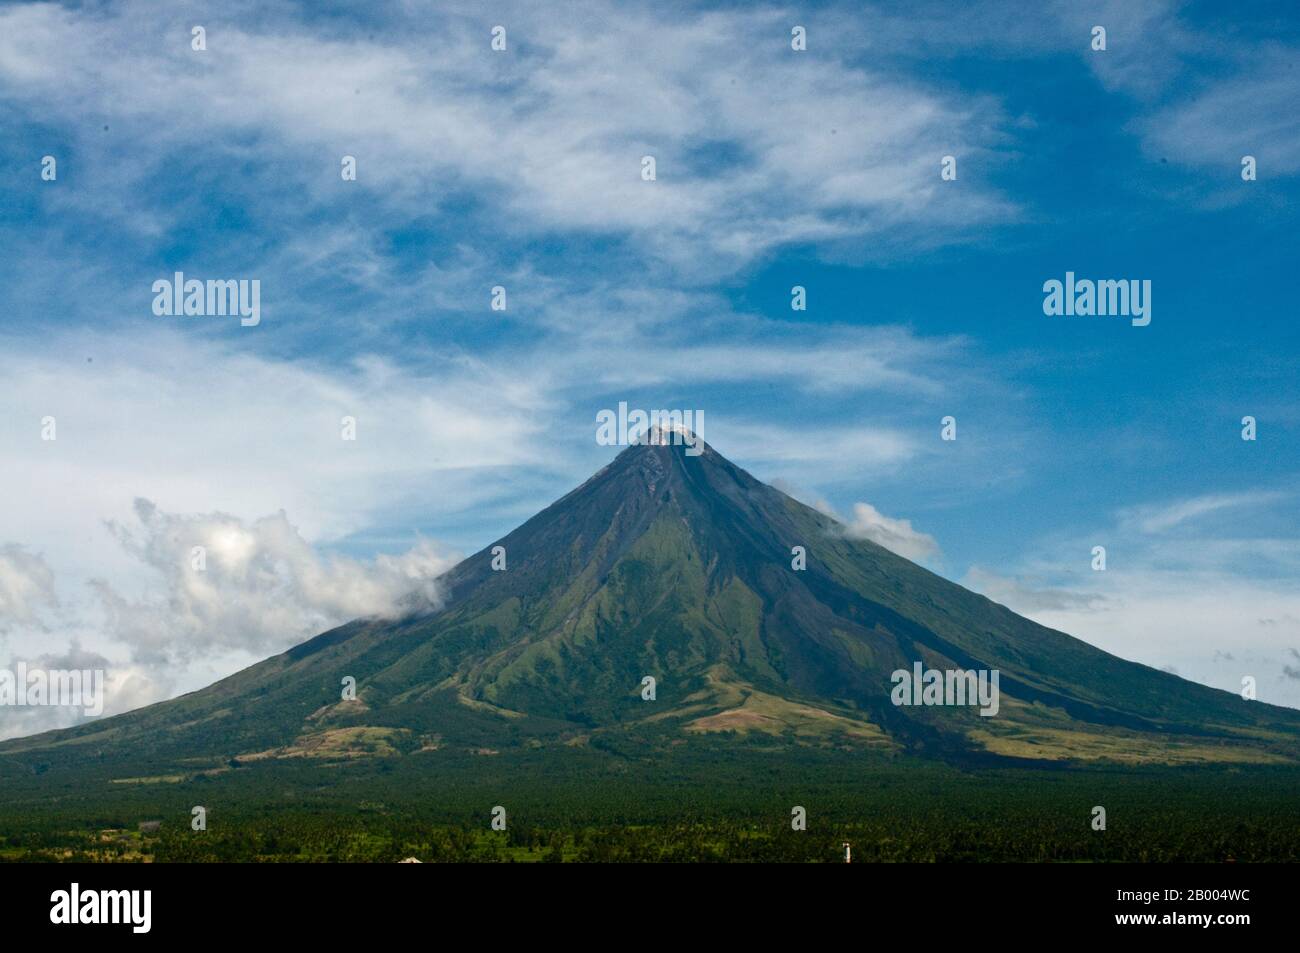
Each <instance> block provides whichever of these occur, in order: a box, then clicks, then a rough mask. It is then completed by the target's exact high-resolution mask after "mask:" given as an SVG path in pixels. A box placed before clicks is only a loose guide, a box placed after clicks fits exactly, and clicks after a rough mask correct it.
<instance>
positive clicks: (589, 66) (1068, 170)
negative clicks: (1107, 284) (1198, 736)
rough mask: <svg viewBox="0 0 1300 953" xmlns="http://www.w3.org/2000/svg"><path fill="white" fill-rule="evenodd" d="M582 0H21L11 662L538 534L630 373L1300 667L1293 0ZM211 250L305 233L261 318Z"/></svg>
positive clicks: (955, 521)
mask: <svg viewBox="0 0 1300 953" xmlns="http://www.w3.org/2000/svg"><path fill="white" fill-rule="evenodd" d="M533 7H535V5H528V4H498V5H494V6H492V7H491V8H490V9H487V8H484V7H483V5H481V4H468V3H467V4H451V5H448V4H438V5H434V4H423V3H414V2H411V3H402V4H373V5H365V6H364V7H363V8H358V9H359V10H360V12H358V9H349V8H348V7H346V6H343V5H337V6H332V5H321V4H269V5H268V4H241V3H234V4H221V5H209V4H183V3H182V4H176V5H170V6H169V8H168V12H166V13H163V14H160V13H159V12H158V11H157V10H156V9H155V8H154V7H153V6H152V5H147V4H143V3H132V2H125V3H116V4H105V5H100V4H77V5H66V6H60V5H54V4H11V5H8V6H6V7H4V8H3V9H0V128H3V133H4V134H3V135H2V136H0V165H2V166H3V168H4V170H5V175H4V176H3V177H0V240H2V241H3V243H4V247H5V249H6V254H5V255H3V256H0V314H3V315H4V316H5V318H4V321H3V323H2V324H0V375H3V378H4V379H5V381H6V382H7V386H6V387H5V388H4V392H3V393H0V406H3V407H4V411H5V412H4V413H3V415H2V417H0V467H2V468H3V473H4V477H5V479H4V486H5V493H4V494H3V498H0V640H3V641H0V662H3V661H4V657H5V656H6V655H8V656H9V657H11V658H13V659H19V658H23V659H43V660H44V661H45V663H46V664H53V662H54V661H55V660H60V659H62V660H65V661H66V660H68V659H73V658H79V659H87V658H93V659H100V660H102V662H103V664H105V665H106V666H108V667H109V668H110V672H111V673H116V679H117V680H116V682H111V684H113V685H114V686H115V687H114V692H115V696H114V697H115V698H116V706H117V707H118V708H119V709H120V708H123V707H130V706H131V705H133V704H138V703H141V702H144V701H149V700H153V699H154V698H158V697H164V696H166V695H168V694H172V693H175V692H177V691H182V690H188V689H190V688H194V687H197V686H199V685H201V684H204V683H205V682H206V681H208V680H210V679H211V678H213V677H216V676H219V675H221V674H225V673H227V672H229V671H232V670H234V669H235V668H237V667H239V666H241V665H243V664H247V663H248V662H250V661H253V660H255V659H257V658H260V657H263V656H264V655H266V654H269V653H270V652H272V651H278V650H280V649H283V648H285V647H287V646H288V645H290V644H293V643H294V642H296V641H298V640H300V639H301V638H303V637H305V636H308V635H310V634H312V629H313V627H324V626H326V625H328V624H332V623H333V622H336V621H341V620H342V619H343V618H346V617H348V615H349V614H357V613H359V612H363V611H378V610H380V609H382V608H383V607H384V605H385V604H386V602H387V601H388V600H391V599H392V598H393V597H394V594H395V593H397V592H398V591H399V590H400V589H401V587H402V586H403V585H405V584H407V583H410V582H411V581H412V580H421V579H423V578H424V577H425V576H427V575H428V574H430V573H432V572H434V571H436V569H437V568H439V567H441V566H445V565H446V564H447V562H448V561H450V560H453V559H454V558H455V556H456V554H457V553H461V554H463V553H466V552H471V551H474V550H476V549H478V548H479V547H481V546H482V545H484V544H486V543H488V542H490V541H491V540H493V539H494V538H496V537H497V536H500V535H502V534H503V533H504V532H506V531H508V530H509V529H510V528H512V527H513V526H514V525H517V524H518V523H519V522H521V521H522V520H523V519H525V518H526V517H527V516H529V515H531V514H532V513H533V512H536V511H537V510H538V509H540V508H541V507H542V506H544V505H545V504H546V503H548V502H550V501H551V500H553V499H555V498H556V497H558V496H560V495H562V494H563V493H564V492H566V491H567V490H568V489H570V488H571V487H572V486H574V485H576V484H577V483H579V482H581V481H582V480H583V479H585V478H586V477H587V476H588V475H590V473H591V472H593V471H594V470H595V469H597V468H598V467H600V466H601V465H603V464H604V463H605V462H607V460H608V459H609V458H610V456H612V453H613V452H614V448H608V447H601V446H598V445H597V444H596V443H595V440H594V429H595V415H596V413H597V412H598V411H600V410H602V409H605V408H613V407H616V406H617V404H618V402H619V401H627V402H628V403H629V405H630V406H632V407H643V408H651V407H665V408H697V409H701V410H703V411H704V412H705V415H706V426H705V427H704V428H703V429H704V435H705V437H706V438H707V439H708V440H709V442H710V443H712V444H713V445H714V446H715V447H716V448H717V449H718V450H719V451H721V452H722V453H724V454H726V455H727V456H729V457H730V458H732V459H733V460H735V461H736V462H737V463H739V464H741V465H742V466H745V467H746V468H748V469H750V470H751V471H752V472H753V473H755V475H756V476H758V477H760V478H762V479H765V480H769V481H780V485H781V486H783V487H784V488H786V489H787V490H788V491H790V492H794V493H796V495H799V496H800V497H801V498H803V499H805V500H806V501H809V502H812V503H815V504H816V505H820V506H823V507H827V508H829V509H832V510H833V511H834V512H836V513H837V514H838V515H839V516H840V517H841V518H842V519H844V520H845V521H846V523H848V524H849V525H850V527H851V529H852V531H853V532H858V533H861V534H863V535H865V536H868V537H870V538H876V539H879V540H881V541H884V542H887V543H888V544H890V545H894V546H895V547H896V548H899V549H900V551H902V552H904V554H905V555H909V556H912V557H914V558H917V559H918V560H919V561H921V562H923V563H925V564H926V565H928V566H930V567H931V568H933V569H935V570H936V571H938V572H940V573H942V574H943V575H945V576H947V577H949V578H952V579H954V580H957V581H959V582H962V583H964V584H966V585H968V586H970V587H972V588H975V589H978V590H980V591H983V592H985V593H986V594H988V595H989V596H990V597H991V598H994V599H996V600H998V601H1000V602H1004V603H1006V604H1008V605H1010V606H1011V607H1012V608H1014V609H1017V611H1021V612H1023V613H1025V614H1028V615H1030V616H1032V617H1033V618H1036V619H1038V620H1040V621H1043V622H1044V623H1046V624H1049V625H1053V626H1054V627H1057V628H1061V629H1063V630H1065V631H1068V632H1070V633H1071V634H1075V635H1078V636H1079V637H1082V638H1086V639H1088V640H1089V641H1091V642H1093V643H1094V644H1097V645H1100V646H1102V647H1103V648H1106V649H1107V650H1109V651H1113V652H1116V653H1118V654H1121V655H1124V656H1125V657H1128V658H1133V659H1137V660H1139V661H1142V662H1145V663H1147V664H1151V665H1155V666H1159V667H1168V668H1172V669H1174V670H1176V671H1177V672H1178V673H1179V674H1182V675H1184V676H1185V677H1188V678H1194V679H1196V680H1199V681H1204V682H1207V683H1209V684H1213V685H1216V686H1217V687H1221V688H1226V689H1229V690H1235V689H1237V688H1238V687H1239V683H1240V679H1241V677H1242V676H1243V675H1246V674H1250V675H1253V676H1254V677H1256V678H1257V680H1258V682H1259V685H1260V689H1259V691H1260V697H1261V698H1263V699H1265V700H1269V701H1276V702H1280V703H1284V704H1291V705H1300V592H1298V591H1297V588H1298V587H1297V586H1296V585H1295V581H1296V579H1297V570H1298V569H1300V538H1298V533H1297V530H1298V528H1300V527H1298V525H1297V523H1298V521H1297V518H1296V512H1297V497H1300V466H1298V465H1297V462H1298V461H1300V454H1297V439H1298V437H1300V434H1298V432H1297V431H1298V425H1297V420H1298V418H1300V397H1298V388H1297V358H1298V357H1300V334H1297V331H1296V324H1295V318H1296V315H1295V304H1294V295H1293V293H1292V291H1291V288H1290V281H1289V279H1290V276H1291V273H1292V272H1293V271H1294V267H1295V260H1296V254H1295V252H1296V242H1295V239H1294V231H1295V212H1294V209H1295V200H1296V192H1297V184H1298V173H1300V123H1298V122H1297V118H1296V116H1297V112H1296V108H1295V104H1296V103H1297V102H1300V75H1298V74H1297V64H1298V62H1300V56H1298V55H1297V49H1298V46H1300V37H1298V35H1297V34H1298V33H1300V19H1297V18H1296V16H1295V14H1294V11H1293V10H1292V9H1290V8H1289V6H1288V5H1286V4H1280V3H1279V4H1268V3H1258V4H1234V5H1233V7H1232V9H1231V11H1230V12H1228V11H1226V10H1225V9H1224V8H1222V7H1221V6H1219V5H1213V4H1179V3H1173V2H1168V3H1161V2H1151V3H1139V2H1126V3H1097V4H1088V3H1059V4H1053V3H1045V4H1043V5H1042V9H1041V13H1040V14H1038V15H1035V16H1027V15H1025V14H1024V13H1023V12H1022V6H1021V5H1020V4H1015V3H986V4H973V5H969V7H968V6H967V5H961V9H953V7H954V5H952V4H947V3H934V4H926V3H909V4H906V5H891V4H883V5H875V4H865V5H864V4H845V5H834V4H828V5H823V4H817V5H800V6H797V7H782V6H767V7H759V8H754V7H751V6H750V5H708V6H706V5H700V4H682V5H677V6H671V7H664V8H662V10H661V12H659V13H657V14H655V15H651V14H649V13H647V12H645V11H643V10H638V9H637V8H635V7H630V6H620V5H617V4H611V3H605V2H590V3H581V4H575V5H572V6H567V5H566V11H565V12H563V13H555V12H554V11H547V12H539V11H537V10H535V9H533ZM497 24H501V25H504V26H505V27H506V30H507V49H506V50H505V51H504V52H495V51H493V50H492V49H491V47H490V41H491V35H490V30H491V28H492V27H493V26H494V25H497ZM796 24H797V25H802V26H805V27H806V28H807V35H808V48H807V50H806V51H802V52H795V51H793V50H791V48H790V30H791V27H792V26H794V25H796ZM195 25H202V26H203V27H204V29H205V31H206V47H207V48H206V49H205V50H201V51H200V50H194V49H192V47H191V30H192V28H193V27H194V26H195ZM1096 25H1101V26H1104V27H1105V28H1106V31H1107V49H1106V50H1105V51H1093V50H1091V49H1090V40H1091V30H1092V28H1093V26H1096ZM647 154H649V155H653V156H654V157H655V159H656V164H657V178H656V180H655V181H653V182H646V181H643V180H642V179H641V176H640V167H641V157H642V156H644V155H647ZM46 155H50V156H54V157H55V158H56V160H57V163H58V164H57V178H56V179H55V180H54V181H43V180H42V178H41V174H40V172H41V161H42V157H43V156H46ZM344 155H352V156H355V157H356V159H357V169H358V175H357V179H356V181H344V180H343V179H342V178H341V176H340V160H341V157H342V156H344ZM945 155H953V156H955V157H956V158H957V168H958V176H957V179H956V180H955V181H950V182H949V181H943V180H941V178H940V174H939V171H940V160H941V158H942V157H943V156H945ZM1245 155H1251V156H1254V157H1256V160H1257V162H1258V179H1257V180H1256V181H1251V182H1246V181H1243V180H1242V177H1241V159H1242V157H1243V156H1245ZM176 270H181V271H184V272H185V273H186V274H187V276H190V277H198V278H247V279H253V278H256V279H259V280H260V282H261V287H262V302H261V307H262V321H261V323H260V324H259V325H258V326H257V327H250V328H245V327H241V326H240V323H239V321H238V320H237V319H233V318H228V317H216V316H211V317H188V318H186V317H159V316H156V315H154V314H153V312H152V310H151V301H152V297H153V296H152V291H151V286H152V283H153V281H154V280H156V279H158V278H162V277H169V276H170V275H171V274H172V273H173V272H174V271H176ZM1066 271H1073V272H1075V273H1076V274H1077V275H1078V276H1080V277H1090V278H1095V279H1103V278H1114V279H1121V278H1122V279H1129V278H1131V279H1141V280H1150V281H1151V283H1152V288H1153V295H1152V297H1153V308H1152V321H1151V324H1150V325H1149V326H1147V327H1133V326H1131V325H1130V323H1129V321H1128V320H1127V319H1124V318H1114V317H1111V318H1101V317H1048V316H1046V315H1044V313H1043V309H1042V303H1043V291H1042V288H1043V283H1044V282H1045V281H1047V280H1049V279H1053V278H1056V279H1061V278H1063V277H1064V274H1065V272H1066ZM496 285H501V286H504V287H505V288H506V289H507V295H508V307H507V310H506V311H505V312H494V311H491V310H490V309H489V307H488V303H489V296H490V289H491V288H492V287H493V286H496ZM794 285H802V286H804V287H805V288H806V289H807V296H808V308H807V310H806V311H803V312H795V311H792V310H791V309H790V289H791V287H792V286H794ZM949 414H951V415H953V416H955V417H956V418H957V421H958V439H957V440H956V441H952V442H945V441H941V440H940V439H939V431H940V419H941V418H942V417H943V416H945V415H949ZM1248 414H1249V415H1253V416H1255V417H1256V418H1257V420H1258V427H1259V436H1258V439H1257V440H1256V441H1254V442H1247V441H1243V440H1242V439H1241V436H1240V434H1241V418H1242V417H1243V416H1245V415H1248ZM47 415H48V416H54V417H55V418H56V419H57V421H58V439H57V440H56V441H53V442H50V441H41V440H40V424H39V422H40V420H41V419H42V418H43V417H45V416H47ZM343 415H352V416H355V417H356V418H357V421H358V438H357V440H356V441H355V442H351V443H345V442H342V441H340V440H339V419H340V417H341V416H343ZM137 500H147V501H149V502H148V504H147V505H146V504H139V503H137V502H136V501H137ZM193 539H202V540H204V542H205V543H209V544H210V545H211V547H212V548H213V551H214V566H213V569H212V571H211V572H210V573H209V575H208V576H207V577H205V579H204V580H203V583H202V585H196V584H195V582H194V580H193V579H192V578H190V577H189V576H187V575H186V574H185V573H184V571H182V570H181V569H179V568H178V566H179V565H180V564H181V563H182V562H183V561H184V560H183V559H182V558H181V555H180V554H182V553H183V552H187V551H188V543H189V542H191V541H192V540H193ZM1094 545H1104V546H1106V548H1107V561H1108V566H1107V571H1106V572H1104V573H1098V572H1093V571H1092V570H1091V568H1090V562H1091V549H1092V547H1093V546H1094ZM280 610H283V611H280ZM15 717H16V716H12V715H9V714H7V713H0V734H4V733H17V732H19V731H25V730H30V729H31V728H32V727H34V726H36V725H37V723H36V722H34V721H31V720H28V721H24V722H22V724H19V722H18V721H16V720H15ZM5 718H9V721H7V722H6V721H4V720H3V719H5Z"/></svg>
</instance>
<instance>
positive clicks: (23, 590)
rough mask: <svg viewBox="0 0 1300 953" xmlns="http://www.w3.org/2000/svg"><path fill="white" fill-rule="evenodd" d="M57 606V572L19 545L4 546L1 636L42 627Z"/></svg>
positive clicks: (1, 554) (0, 579)
mask: <svg viewBox="0 0 1300 953" xmlns="http://www.w3.org/2000/svg"><path fill="white" fill-rule="evenodd" d="M57 606H58V597H57V596H56V595H55V592H54V572H53V571H52V570H51V569H50V567H49V565H48V564H47V563H46V562H45V560H44V559H42V558H41V557H40V556H39V555H37V554H35V553H29V552H27V551H26V550H25V549H23V547H21V546H19V545H17V544H16V543H7V544H5V545H3V546H0V634H4V633H5V632H7V631H8V630H9V629H10V628H11V627H13V626H15V625H25V626H39V625H40V624H41V622H40V620H41V618H42V617H43V616H44V615H45V613H46V612H48V610H50V609H53V608H55V607H57Z"/></svg>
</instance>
